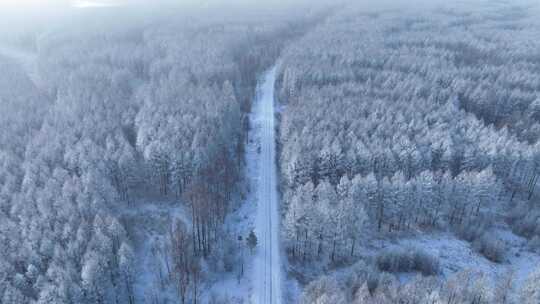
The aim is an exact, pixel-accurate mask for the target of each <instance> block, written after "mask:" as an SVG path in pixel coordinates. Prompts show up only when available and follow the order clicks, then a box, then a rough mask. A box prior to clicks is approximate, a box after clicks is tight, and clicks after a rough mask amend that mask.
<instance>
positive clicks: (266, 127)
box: [252, 67, 282, 304]
mask: <svg viewBox="0 0 540 304" xmlns="http://www.w3.org/2000/svg"><path fill="white" fill-rule="evenodd" d="M275 75H276V68H275V67H274V68H272V69H271V70H269V71H268V72H267V73H266V74H265V76H264V78H263V79H262V83H260V85H259V96H258V98H257V100H256V101H255V103H254V107H253V115H252V125H253V126H254V130H255V132H260V134H259V135H260V136H259V139H260V155H259V157H258V161H259V164H258V167H259V171H258V176H257V214H256V218H255V233H256V235H257V238H258V241H259V244H258V249H257V253H256V256H255V267H254V282H253V283H254V291H253V295H252V303H258V304H281V302H282V293H281V251H280V246H279V239H280V237H279V231H280V224H279V221H280V218H279V211H278V210H279V206H278V193H277V172H276V158H275V157H276V144H275V128H274V127H275V121H274V120H275V118H274V83H275V78H276V76H275Z"/></svg>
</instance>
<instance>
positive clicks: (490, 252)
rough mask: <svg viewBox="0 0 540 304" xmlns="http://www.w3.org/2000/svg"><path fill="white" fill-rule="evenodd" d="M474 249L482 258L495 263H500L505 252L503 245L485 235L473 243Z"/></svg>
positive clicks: (499, 241)
mask: <svg viewBox="0 0 540 304" xmlns="http://www.w3.org/2000/svg"><path fill="white" fill-rule="evenodd" d="M474 247H475V249H476V250H477V251H478V252H479V253H481V254H482V255H483V256H484V257H486V258H487V259H488V260H490V261H492V262H495V263H501V262H502V261H503V259H504V254H505V252H506V246H505V245H504V243H503V242H502V241H501V240H498V239H496V238H495V237H493V236H490V235H489V234H487V233H486V234H484V235H483V236H481V237H480V238H479V239H478V240H476V241H475V243H474Z"/></svg>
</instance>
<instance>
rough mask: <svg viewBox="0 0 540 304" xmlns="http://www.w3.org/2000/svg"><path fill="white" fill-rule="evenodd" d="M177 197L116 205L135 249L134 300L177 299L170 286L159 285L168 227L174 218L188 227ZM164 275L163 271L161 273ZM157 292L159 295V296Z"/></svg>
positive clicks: (185, 214) (182, 207) (189, 223)
mask: <svg viewBox="0 0 540 304" xmlns="http://www.w3.org/2000/svg"><path fill="white" fill-rule="evenodd" d="M185 208H186V207H185V205H184V204H181V203H180V202H179V201H177V200H158V199H147V198H146V199H142V198H141V199H139V200H136V201H135V202H133V203H132V204H131V205H126V206H121V207H120V208H117V209H118V210H117V212H118V215H119V216H121V218H122V219H123V221H124V223H126V224H127V225H126V228H127V230H128V233H129V234H130V236H131V238H132V239H133V241H134V251H135V265H134V266H135V273H136V274H137V275H136V276H135V282H134V286H133V287H134V288H133V289H134V293H135V303H152V301H153V300H154V299H157V298H159V299H161V300H167V301H169V302H170V303H175V302H176V298H177V296H176V293H175V291H174V289H173V288H172V287H171V286H161V285H160V283H159V282H160V280H159V272H160V270H159V269H162V270H163V265H162V263H163V256H164V255H166V254H167V253H166V252H164V251H165V250H164V245H165V244H166V243H167V237H168V229H169V227H171V225H172V224H173V223H174V222H175V221H181V222H183V223H184V224H185V225H186V228H188V229H189V228H190V227H191V219H190V217H189V216H188V214H189V212H188V211H186V210H185ZM162 274H164V272H163V273H162ZM158 294H159V295H158Z"/></svg>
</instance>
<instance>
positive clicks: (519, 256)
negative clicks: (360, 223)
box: [364, 226, 540, 296]
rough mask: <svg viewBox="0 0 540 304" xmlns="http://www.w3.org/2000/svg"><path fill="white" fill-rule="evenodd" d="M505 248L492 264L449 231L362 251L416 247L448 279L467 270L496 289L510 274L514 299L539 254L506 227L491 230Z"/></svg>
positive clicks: (379, 242)
mask: <svg viewBox="0 0 540 304" xmlns="http://www.w3.org/2000/svg"><path fill="white" fill-rule="evenodd" d="M492 233H493V234H494V235H496V236H497V238H498V239H499V240H501V241H502V242H503V243H504V245H505V248H506V253H505V255H504V258H503V262H502V263H495V262H492V261H490V260H488V259H487V258H485V257H484V256H482V255H481V254H480V253H478V252H477V251H476V250H474V248H473V246H472V245H471V244H470V243H469V242H466V241H464V240H461V239H458V238H457V237H456V236H455V235H453V234H452V233H449V232H438V233H431V234H422V235H415V236H410V237H402V238H399V239H395V240H374V241H372V242H370V243H371V244H370V245H368V246H367V247H366V248H364V250H365V252H367V253H368V254H367V255H371V254H376V253H377V252H379V251H380V250H381V249H383V248H386V249H388V248H396V249H397V248H404V249H407V248H418V249H421V250H422V251H424V252H427V253H429V254H430V255H432V256H435V257H437V258H438V260H439V262H440V266H441V271H442V273H441V276H442V277H444V278H449V277H451V276H452V275H453V274H455V273H457V272H460V271H464V270H468V271H472V272H474V273H476V274H478V275H481V276H482V277H483V278H484V279H485V282H486V283H488V284H493V285H492V286H496V285H495V284H497V281H498V280H500V279H502V278H504V277H505V276H508V275H510V276H511V280H512V283H513V286H512V287H513V290H511V291H510V293H511V294H513V295H514V296H517V292H519V290H520V288H521V287H522V286H523V283H524V282H525V280H526V279H527V277H528V276H529V275H530V273H531V272H532V271H533V270H534V266H535V265H539V264H540V255H538V254H537V253H535V252H533V251H531V250H530V249H529V248H528V246H527V240H526V239H525V238H523V237H521V236H518V235H516V234H514V233H513V232H512V231H511V230H510V228H509V227H506V226H501V227H499V228H497V229H494V231H492ZM399 277H400V279H404V280H406V279H407V278H411V277H412V276H411V275H410V274H400V275H399Z"/></svg>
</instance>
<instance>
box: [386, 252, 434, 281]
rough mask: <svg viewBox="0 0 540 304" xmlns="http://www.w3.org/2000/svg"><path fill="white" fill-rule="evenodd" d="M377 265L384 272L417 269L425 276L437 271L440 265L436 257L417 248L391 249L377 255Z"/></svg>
mask: <svg viewBox="0 0 540 304" xmlns="http://www.w3.org/2000/svg"><path fill="white" fill-rule="evenodd" d="M377 266H378V267H379V269H380V270H381V271H386V272H392V273H395V272H411V271H418V272H420V273H422V274H423V275H425V276H428V275H435V274H437V273H439V270H440V266H439V261H438V260H437V258H436V257H434V256H432V255H430V254H428V253H426V252H424V251H421V250H419V249H408V250H407V249H393V250H387V251H385V252H382V253H381V254H379V255H378V256H377Z"/></svg>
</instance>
